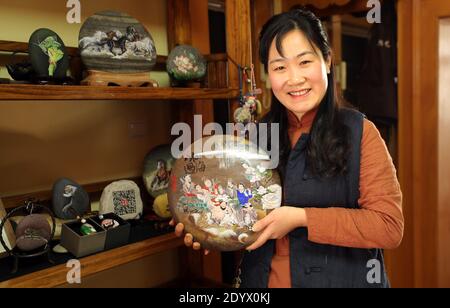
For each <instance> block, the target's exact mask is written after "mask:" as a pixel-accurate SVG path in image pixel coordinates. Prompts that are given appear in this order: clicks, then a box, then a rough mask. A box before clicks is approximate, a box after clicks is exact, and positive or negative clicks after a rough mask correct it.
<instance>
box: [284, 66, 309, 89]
mask: <svg viewBox="0 0 450 308" xmlns="http://www.w3.org/2000/svg"><path fill="white" fill-rule="evenodd" d="M305 81H306V77H305V76H304V75H303V74H302V73H301V71H300V70H298V69H291V70H290V72H289V79H288V85H290V86H293V85H297V84H302V83H304V82H305Z"/></svg>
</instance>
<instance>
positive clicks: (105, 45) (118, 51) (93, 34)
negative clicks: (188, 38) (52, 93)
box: [78, 11, 157, 73]
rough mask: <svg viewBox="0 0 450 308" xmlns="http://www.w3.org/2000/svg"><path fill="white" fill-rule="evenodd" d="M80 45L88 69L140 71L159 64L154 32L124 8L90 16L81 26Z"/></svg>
mask: <svg viewBox="0 0 450 308" xmlns="http://www.w3.org/2000/svg"><path fill="white" fill-rule="evenodd" d="M78 46H79V49H80V54H81V58H82V60H83V63H84V64H85V66H86V67H87V69H88V70H97V71H103V72H112V73H140V72H149V71H151V69H152V68H153V66H154V65H155V64H156V57H157V54H156V48H155V43H154V41H153V38H152V36H151V35H150V33H149V32H148V31H147V29H145V27H144V26H143V25H142V24H141V23H140V22H139V21H137V20H136V19H135V18H133V17H131V16H129V15H127V14H125V13H121V12H115V11H103V12H99V13H96V14H94V15H93V16H91V17H89V18H88V19H87V20H86V21H85V22H84V24H83V26H82V27H81V30H80V34H79V38H78Z"/></svg>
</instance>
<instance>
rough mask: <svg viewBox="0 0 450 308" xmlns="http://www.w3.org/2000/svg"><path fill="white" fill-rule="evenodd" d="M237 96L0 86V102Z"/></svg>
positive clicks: (229, 95) (233, 94)
mask: <svg viewBox="0 0 450 308" xmlns="http://www.w3.org/2000/svg"><path fill="white" fill-rule="evenodd" d="M238 96H239V90H238V89H228V88H218V89H211V88H129V87H98V86H50V85H24V84H2V85H0V100H35V101H36V100H37V101H39V100H196V99H200V100H202V99H233V98H237V97H238Z"/></svg>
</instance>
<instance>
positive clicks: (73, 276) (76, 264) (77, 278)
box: [66, 260, 81, 284]
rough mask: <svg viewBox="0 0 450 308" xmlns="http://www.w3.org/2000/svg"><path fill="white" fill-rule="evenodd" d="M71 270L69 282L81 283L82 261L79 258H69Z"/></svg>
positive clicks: (68, 263)
mask: <svg viewBox="0 0 450 308" xmlns="http://www.w3.org/2000/svg"><path fill="white" fill-rule="evenodd" d="M66 267H67V268H70V270H69V271H68V272H67V276H66V280H67V283H68V284H75V283H76V284H80V283H81V263H80V261H78V260H69V261H68V262H67V264H66Z"/></svg>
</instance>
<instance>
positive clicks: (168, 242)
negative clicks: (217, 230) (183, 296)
mask: <svg viewBox="0 0 450 308" xmlns="http://www.w3.org/2000/svg"><path fill="white" fill-rule="evenodd" d="M183 245H184V244H183V240H182V239H181V238H178V237H176V236H175V235H174V234H173V233H169V234H165V235H161V236H157V237H153V238H150V239H147V240H144V241H142V242H138V243H134V244H130V245H126V246H123V247H119V248H116V249H113V250H109V251H105V252H101V253H98V254H95V255H92V256H88V257H85V258H82V259H80V262H81V275H82V276H81V281H83V277H87V276H90V275H93V274H96V273H99V272H102V271H105V270H108V269H111V268H114V267H116V266H120V265H123V264H127V263H130V262H132V261H135V260H138V259H142V258H145V257H147V256H150V255H153V254H156V253H159V252H162V251H166V250H169V249H175V248H178V247H181V246H183ZM69 270H70V269H69V268H67V267H66V265H65V264H62V265H57V266H53V267H51V268H48V269H45V270H41V271H38V272H34V273H31V274H28V275H24V276H21V277H18V278H14V279H11V280H8V281H4V282H1V283H0V288H52V287H58V286H61V285H64V284H66V283H67V278H66V277H67V273H68V271H69Z"/></svg>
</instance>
